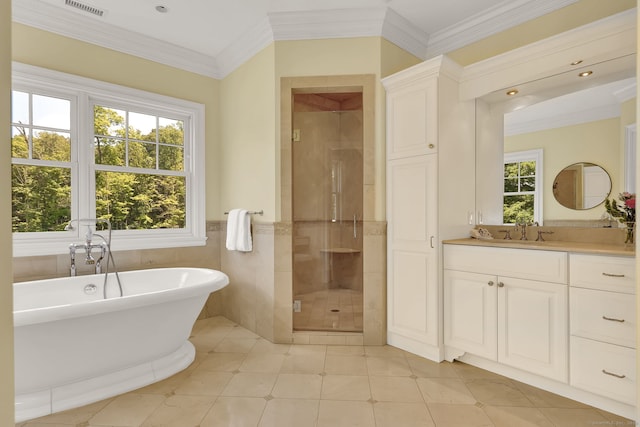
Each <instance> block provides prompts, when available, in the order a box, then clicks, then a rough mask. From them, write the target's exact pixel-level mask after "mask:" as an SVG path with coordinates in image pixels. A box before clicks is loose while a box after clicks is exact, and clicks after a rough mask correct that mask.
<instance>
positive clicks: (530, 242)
mask: <svg viewBox="0 0 640 427" xmlns="http://www.w3.org/2000/svg"><path fill="white" fill-rule="evenodd" d="M483 241H484V242H488V243H496V244H502V243H507V244H518V245H520V244H522V245H544V244H545V243H547V241H545V240H520V239H511V240H507V239H489V240H483Z"/></svg>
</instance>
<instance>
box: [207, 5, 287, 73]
mask: <svg viewBox="0 0 640 427" xmlns="http://www.w3.org/2000/svg"><path fill="white" fill-rule="evenodd" d="M273 41H274V37H273V31H272V29H271V24H270V23H269V19H267V18H265V19H264V20H263V21H262V22H260V23H259V24H258V25H256V26H255V27H253V28H252V29H251V30H250V31H249V32H247V33H245V34H244V35H243V36H242V37H240V38H239V39H237V40H235V41H234V42H233V43H232V44H231V45H229V46H227V47H226V48H225V49H224V50H223V51H222V52H220V53H219V54H218V56H217V57H216V59H217V65H218V74H217V76H216V77H217V78H220V79H222V78H224V77H226V76H227V75H229V74H231V73H232V72H233V70H235V69H236V68H238V67H239V66H240V65H242V64H244V63H245V62H246V61H248V60H249V59H251V58H252V57H253V56H254V55H256V54H257V53H258V52H260V51H261V50H262V49H264V48H265V47H267V46H269V45H270V44H271V43H273Z"/></svg>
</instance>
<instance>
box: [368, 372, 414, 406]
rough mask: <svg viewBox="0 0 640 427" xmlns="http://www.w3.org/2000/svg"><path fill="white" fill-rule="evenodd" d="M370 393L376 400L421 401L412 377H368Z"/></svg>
mask: <svg viewBox="0 0 640 427" xmlns="http://www.w3.org/2000/svg"><path fill="white" fill-rule="evenodd" d="M369 383H370V384H371V395H372V396H373V399H374V400H376V401H378V402H408V403H411V402H422V403H424V399H423V398H422V394H421V393H420V389H418V384H417V383H416V380H414V379H413V378H406V377H370V378H369Z"/></svg>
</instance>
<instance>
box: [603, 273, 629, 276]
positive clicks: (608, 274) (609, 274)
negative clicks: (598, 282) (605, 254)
mask: <svg viewBox="0 0 640 427" xmlns="http://www.w3.org/2000/svg"><path fill="white" fill-rule="evenodd" d="M602 275H603V276H607V277H624V274H611V273H602Z"/></svg>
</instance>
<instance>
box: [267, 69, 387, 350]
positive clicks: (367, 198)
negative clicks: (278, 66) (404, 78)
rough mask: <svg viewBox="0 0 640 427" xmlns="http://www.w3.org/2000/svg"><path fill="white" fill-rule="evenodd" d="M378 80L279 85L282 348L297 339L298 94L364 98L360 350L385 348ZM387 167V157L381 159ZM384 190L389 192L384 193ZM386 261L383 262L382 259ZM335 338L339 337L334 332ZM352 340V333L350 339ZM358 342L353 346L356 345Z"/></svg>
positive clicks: (278, 324)
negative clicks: (378, 194)
mask: <svg viewBox="0 0 640 427" xmlns="http://www.w3.org/2000/svg"><path fill="white" fill-rule="evenodd" d="M376 87H377V86H376V76H375V75H373V74H357V75H339V76H308V77H282V78H281V79H280V139H279V140H280V150H279V151H280V156H279V161H280V219H281V221H280V222H279V223H277V224H276V236H275V238H276V242H275V254H274V255H275V259H276V266H275V267H276V272H275V274H276V276H275V277H276V282H277V283H276V288H275V292H276V295H275V301H276V310H275V317H276V318H275V322H274V325H275V331H274V332H275V334H274V338H275V340H276V341H278V342H294V336H293V335H294V334H293V309H292V304H293V200H292V196H293V192H292V184H293V183H292V170H293V169H292V168H293V164H292V120H293V94H294V93H304V92H308V93H323V92H325V93H342V92H362V105H363V147H362V150H363V151H362V156H363V192H362V193H363V206H362V218H361V221H362V230H363V236H362V238H363V244H362V257H363V331H362V340H361V344H365V345H382V344H385V343H386V280H385V277H386V268H385V265H386V259H385V258H384V256H385V255H384V254H385V251H386V249H385V243H386V237H385V235H384V234H385V232H386V228H385V227H384V226H383V225H381V224H380V223H376V221H375V207H376V197H375V195H376V187H377V186H384V182H379V181H380V179H379V178H378V177H377V176H376V163H377V160H379V159H378V158H377V157H379V156H380V154H377V155H376V153H377V152H378V151H380V152H382V153H384V149H382V150H377V146H376V135H375V111H376V110H381V109H383V108H384V107H383V105H384V100H376V97H375V94H376ZM382 162H384V155H382ZM383 188H384V187H383ZM380 258H381V259H380ZM332 334H339V333H338V332H332ZM351 334H352V333H351ZM357 341H358V340H353V342H354V343H357Z"/></svg>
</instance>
